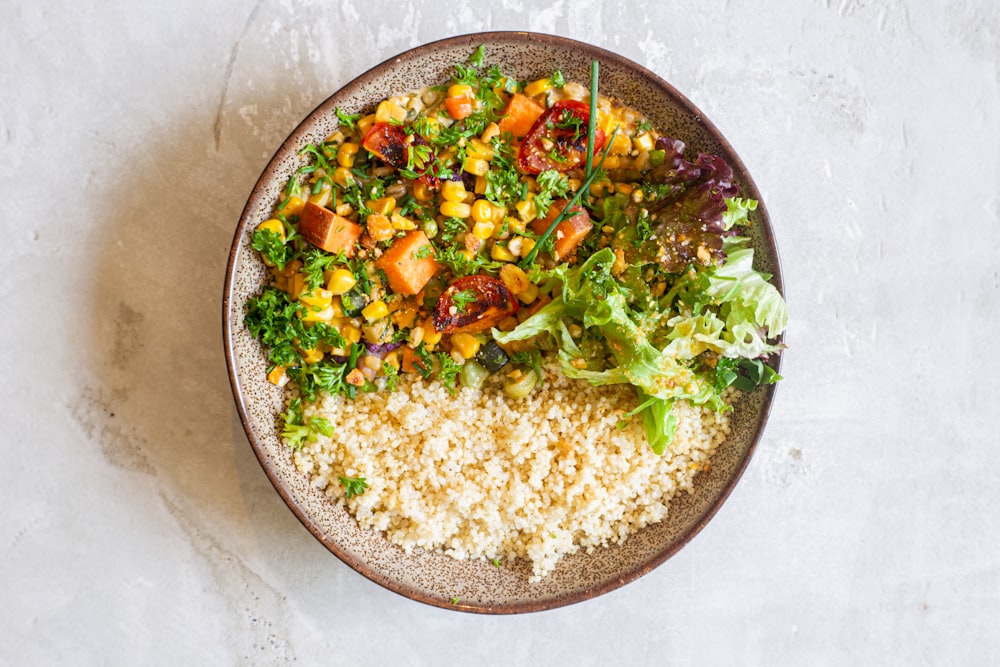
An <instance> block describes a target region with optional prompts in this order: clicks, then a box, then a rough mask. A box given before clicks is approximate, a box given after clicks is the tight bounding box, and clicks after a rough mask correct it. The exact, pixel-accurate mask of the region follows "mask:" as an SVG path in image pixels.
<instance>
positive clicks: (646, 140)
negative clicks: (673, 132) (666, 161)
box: [616, 132, 655, 151]
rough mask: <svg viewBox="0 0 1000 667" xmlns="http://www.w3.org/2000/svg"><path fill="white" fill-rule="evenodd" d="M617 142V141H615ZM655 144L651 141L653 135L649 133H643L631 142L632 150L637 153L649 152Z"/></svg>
mask: <svg viewBox="0 0 1000 667" xmlns="http://www.w3.org/2000/svg"><path fill="white" fill-rule="evenodd" d="M616 141H617V139H616ZM654 145H655V142H654V141H653V135H651V134H650V133H649V132H643V133H642V134H640V135H639V136H638V137H636V138H635V139H633V140H632V148H634V149H635V150H637V151H651V150H653V146H654Z"/></svg>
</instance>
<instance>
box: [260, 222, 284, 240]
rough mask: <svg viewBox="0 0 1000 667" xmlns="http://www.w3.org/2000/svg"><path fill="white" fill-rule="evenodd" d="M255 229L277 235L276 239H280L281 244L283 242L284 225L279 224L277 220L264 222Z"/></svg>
mask: <svg viewBox="0 0 1000 667" xmlns="http://www.w3.org/2000/svg"><path fill="white" fill-rule="evenodd" d="M257 229H259V230H262V231H266V232H272V233H274V234H277V235H278V238H280V239H281V242H282V243H284V242H285V224H284V223H283V222H281V220H278V219H277V218H271V219H270V220H265V221H264V222H262V223H260V224H259V225H257Z"/></svg>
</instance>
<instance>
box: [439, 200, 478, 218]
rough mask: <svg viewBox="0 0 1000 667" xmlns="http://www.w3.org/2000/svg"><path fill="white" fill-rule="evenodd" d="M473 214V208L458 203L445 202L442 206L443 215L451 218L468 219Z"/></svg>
mask: <svg viewBox="0 0 1000 667" xmlns="http://www.w3.org/2000/svg"><path fill="white" fill-rule="evenodd" d="M471 214H472V207H471V206H469V205H468V204H463V203H461V202H456V201H445V202H443V203H442V204H441V215H444V216H447V217H449V218H462V219H463V220H464V219H465V218H468V217H469V216H470V215H471Z"/></svg>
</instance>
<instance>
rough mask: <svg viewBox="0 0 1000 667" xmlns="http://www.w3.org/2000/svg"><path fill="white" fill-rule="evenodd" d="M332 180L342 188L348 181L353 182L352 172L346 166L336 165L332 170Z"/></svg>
mask: <svg viewBox="0 0 1000 667" xmlns="http://www.w3.org/2000/svg"><path fill="white" fill-rule="evenodd" d="M333 182H334V183H336V184H337V185H339V186H340V187H342V188H346V187H347V186H348V184H349V183H353V182H354V174H352V173H351V170H350V169H348V168H347V167H337V168H336V169H334V170H333Z"/></svg>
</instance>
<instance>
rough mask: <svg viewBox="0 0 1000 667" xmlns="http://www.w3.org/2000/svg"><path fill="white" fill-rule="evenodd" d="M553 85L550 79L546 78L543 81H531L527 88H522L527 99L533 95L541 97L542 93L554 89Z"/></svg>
mask: <svg viewBox="0 0 1000 667" xmlns="http://www.w3.org/2000/svg"><path fill="white" fill-rule="evenodd" d="M555 87H556V86H555V84H554V83H552V79H550V78H548V77H546V78H544V79H538V80H537V81H532V82H531V83H529V84H528V85H527V86H525V87H524V94H525V95H527V96H528V97H534V96H535V95H541V94H542V93H544V92H548V91H550V90H552V89H553V88H555Z"/></svg>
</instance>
